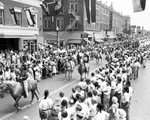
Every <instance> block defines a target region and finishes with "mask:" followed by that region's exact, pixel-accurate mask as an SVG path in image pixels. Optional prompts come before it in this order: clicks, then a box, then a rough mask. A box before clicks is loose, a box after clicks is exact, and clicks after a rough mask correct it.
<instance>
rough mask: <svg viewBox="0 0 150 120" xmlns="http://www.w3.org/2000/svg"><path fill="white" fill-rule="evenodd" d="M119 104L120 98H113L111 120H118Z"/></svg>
mask: <svg viewBox="0 0 150 120" xmlns="http://www.w3.org/2000/svg"><path fill="white" fill-rule="evenodd" d="M118 107H119V104H118V98H117V97H115V96H113V97H112V105H111V106H110V108H109V114H110V117H109V120H117V110H118Z"/></svg>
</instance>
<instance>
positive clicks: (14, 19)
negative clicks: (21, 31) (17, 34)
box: [9, 8, 17, 25]
mask: <svg viewBox="0 0 150 120" xmlns="http://www.w3.org/2000/svg"><path fill="white" fill-rule="evenodd" d="M9 11H10V14H11V16H12V19H13V22H14V24H15V25H17V16H16V12H15V10H14V8H12V9H9Z"/></svg>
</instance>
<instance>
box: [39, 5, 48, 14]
mask: <svg viewBox="0 0 150 120" xmlns="http://www.w3.org/2000/svg"><path fill="white" fill-rule="evenodd" d="M40 6H41V8H42V10H43V13H44V14H45V15H48V7H47V4H44V3H43V4H41V5H40Z"/></svg>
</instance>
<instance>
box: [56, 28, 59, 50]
mask: <svg viewBox="0 0 150 120" xmlns="http://www.w3.org/2000/svg"><path fill="white" fill-rule="evenodd" d="M58 31H59V27H58V26H57V27H56V32H57V36H56V37H57V38H56V39H57V48H58V47H59V41H58Z"/></svg>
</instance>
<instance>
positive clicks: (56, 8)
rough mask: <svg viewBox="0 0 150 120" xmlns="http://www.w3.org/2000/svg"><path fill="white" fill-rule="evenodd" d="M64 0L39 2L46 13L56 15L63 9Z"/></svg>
mask: <svg viewBox="0 0 150 120" xmlns="http://www.w3.org/2000/svg"><path fill="white" fill-rule="evenodd" d="M63 6H64V0H55V1H51V2H48V3H43V4H41V8H42V10H43V11H44V13H46V14H47V15H50V16H56V15H58V14H59V13H60V12H62V11H63Z"/></svg>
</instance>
